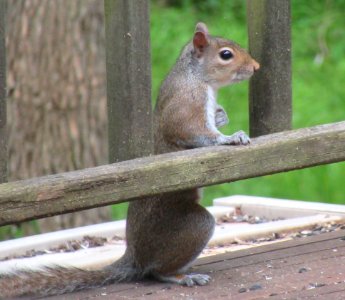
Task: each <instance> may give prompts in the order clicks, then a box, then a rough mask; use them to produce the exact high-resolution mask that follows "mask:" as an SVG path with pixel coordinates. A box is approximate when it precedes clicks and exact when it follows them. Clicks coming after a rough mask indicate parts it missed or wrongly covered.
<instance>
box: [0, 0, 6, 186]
mask: <svg viewBox="0 0 345 300" xmlns="http://www.w3.org/2000/svg"><path fill="white" fill-rule="evenodd" d="M6 2H7V1H6V0H0V183H1V182H6V181H7V130H6V119H7V118H6V45H5V33H6V31H5V18H6Z"/></svg>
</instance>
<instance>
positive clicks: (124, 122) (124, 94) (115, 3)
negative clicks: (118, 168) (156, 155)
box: [104, 0, 153, 162]
mask: <svg viewBox="0 0 345 300" xmlns="http://www.w3.org/2000/svg"><path fill="white" fill-rule="evenodd" d="M104 4H105V7H104V12H105V33H106V68H107V98H108V136H109V161H110V162H119V161H122V160H127V159H133V158H136V157H141V156H147V155H149V154H151V153H152V152H153V142H152V141H153V138H152V107H151V56H150V18H149V1H148V0H141V1H127V0H105V2H104Z"/></svg>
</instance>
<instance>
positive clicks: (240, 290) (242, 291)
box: [238, 288, 247, 293]
mask: <svg viewBox="0 0 345 300" xmlns="http://www.w3.org/2000/svg"><path fill="white" fill-rule="evenodd" d="M246 291H247V289H246V288H240V289H239V290H238V292H239V293H245V292H246Z"/></svg>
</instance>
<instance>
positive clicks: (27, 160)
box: [7, 0, 110, 231]
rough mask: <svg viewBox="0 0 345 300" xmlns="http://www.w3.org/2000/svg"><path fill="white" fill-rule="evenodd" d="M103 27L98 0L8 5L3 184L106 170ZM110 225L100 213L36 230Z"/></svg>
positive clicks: (51, 221) (13, 1)
mask: <svg viewBox="0 0 345 300" xmlns="http://www.w3.org/2000/svg"><path fill="white" fill-rule="evenodd" d="M103 20H104V15H103V2H102V1H98V0H73V1H70V0H54V1H51V0H26V1H23V0H10V1H9V2H8V31H7V49H8V51H7V53H8V55H7V64H8V80H7V81H8V83H7V84H8V94H9V96H8V123H9V124H8V126H9V180H17V179H24V178H31V177H36V176H40V175H45V174H53V173H58V172H63V171H71V170H76V169H81V168H86V167H92V166H96V165H101V164H106V163H107V157H108V155H107V112H106V81H105V47H104V44H105V38H104V22H103ZM109 218H110V213H109V208H99V209H92V210H88V211H84V212H81V213H73V214H67V215H63V216H58V217H53V218H47V219H44V220H41V221H39V224H40V229H41V231H51V230H56V229H60V228H68V227H74V226H81V225H85V224H91V223H97V222H100V221H105V220H109ZM27 228H28V227H26V229H27Z"/></svg>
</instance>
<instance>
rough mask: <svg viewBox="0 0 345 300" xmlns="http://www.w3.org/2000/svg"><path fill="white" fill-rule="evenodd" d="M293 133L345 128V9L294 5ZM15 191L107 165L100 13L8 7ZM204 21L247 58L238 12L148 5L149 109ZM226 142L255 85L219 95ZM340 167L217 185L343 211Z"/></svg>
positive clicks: (192, 4)
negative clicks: (24, 183)
mask: <svg viewBox="0 0 345 300" xmlns="http://www.w3.org/2000/svg"><path fill="white" fill-rule="evenodd" d="M291 5H292V61H293V127H294V128H300V127H307V126H313V125H317V124H323V123H330V122H336V121H341V120H344V119H345V87H344V83H343V82H344V79H345V55H344V54H345V18H344V13H345V0H314V1H307V0H291ZM7 15H8V22H7V24H8V25H7V64H8V70H7V72H8V78H7V80H8V83H7V85H8V93H9V96H8V122H9V156H10V164H9V172H10V174H9V180H18V179H25V178H31V177H36V176H42V175H47V174H53V173H58V172H63V171H71V170H75V169H81V168H85V167H92V166H96V165H101V164H106V163H107V115H106V82H105V46H104V45H105V36H104V24H103V1H99V0H72V1H71V0H55V1H51V0H25V1H24V0H8V14H7ZM197 21H203V22H205V23H206V24H208V26H209V30H210V32H211V33H212V34H214V35H219V36H224V37H227V38H229V39H232V40H235V41H236V42H238V43H239V44H240V45H242V46H243V47H247V27H246V7H245V1H243V0H204V1H197V0H152V1H151V46H152V75H153V76H152V84H153V86H152V87H153V89H152V97H153V101H155V99H156V96H157V92H158V88H159V85H160V83H161V82H162V80H163V79H164V77H165V75H166V74H167V73H168V71H169V69H170V68H171V67H172V65H173V64H174V62H175V60H176V58H177V57H178V55H179V52H180V50H181V48H182V47H183V45H184V44H186V43H187V42H188V41H189V40H190V39H191V37H192V35H193V31H194V27H195V24H196V22H197ZM218 100H219V101H218V102H219V103H220V104H221V105H222V106H223V107H224V108H225V110H226V111H227V112H228V115H229V118H230V125H229V126H227V127H226V128H224V130H223V132H224V133H228V134H230V133H232V132H235V131H238V130H240V129H243V130H245V131H247V132H248V83H247V82H244V83H240V84H237V85H233V86H231V87H227V88H224V89H223V90H221V91H220V93H219V98H218ZM344 178H345V163H338V164H333V165H326V166H322V167H315V168H311V169H306V170H300V171H293V172H289V173H283V174H278V175H272V176H265V177H261V178H255V179H250V180H244V181H239V182H234V183H230V184H223V185H217V186H213V187H208V188H205V189H204V197H203V201H202V203H203V204H204V205H210V204H211V203H212V199H214V198H215V197H221V196H228V195H234V194H246V195H256V196H268V197H279V198H287V199H296V200H306V201H321V202H329V203H339V204H343V203H344V202H345V195H344V194H345V191H344V187H343V184H344V182H345V179H344ZM126 207H127V205H126V204H121V205H116V206H113V207H106V208H100V209H93V210H89V211H84V212H81V213H75V214H67V215H64V216H57V217H53V218H48V219H44V220H40V221H37V222H29V223H25V224H21V225H18V226H5V227H2V228H0V239H5V238H9V237H13V236H21V235H27V234H32V233H37V232H45V231H51V230H56V229H59V228H68V227H73V226H81V225H85V224H92V223H97V222H102V221H108V220H111V219H119V218H124V217H125V216H126Z"/></svg>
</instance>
